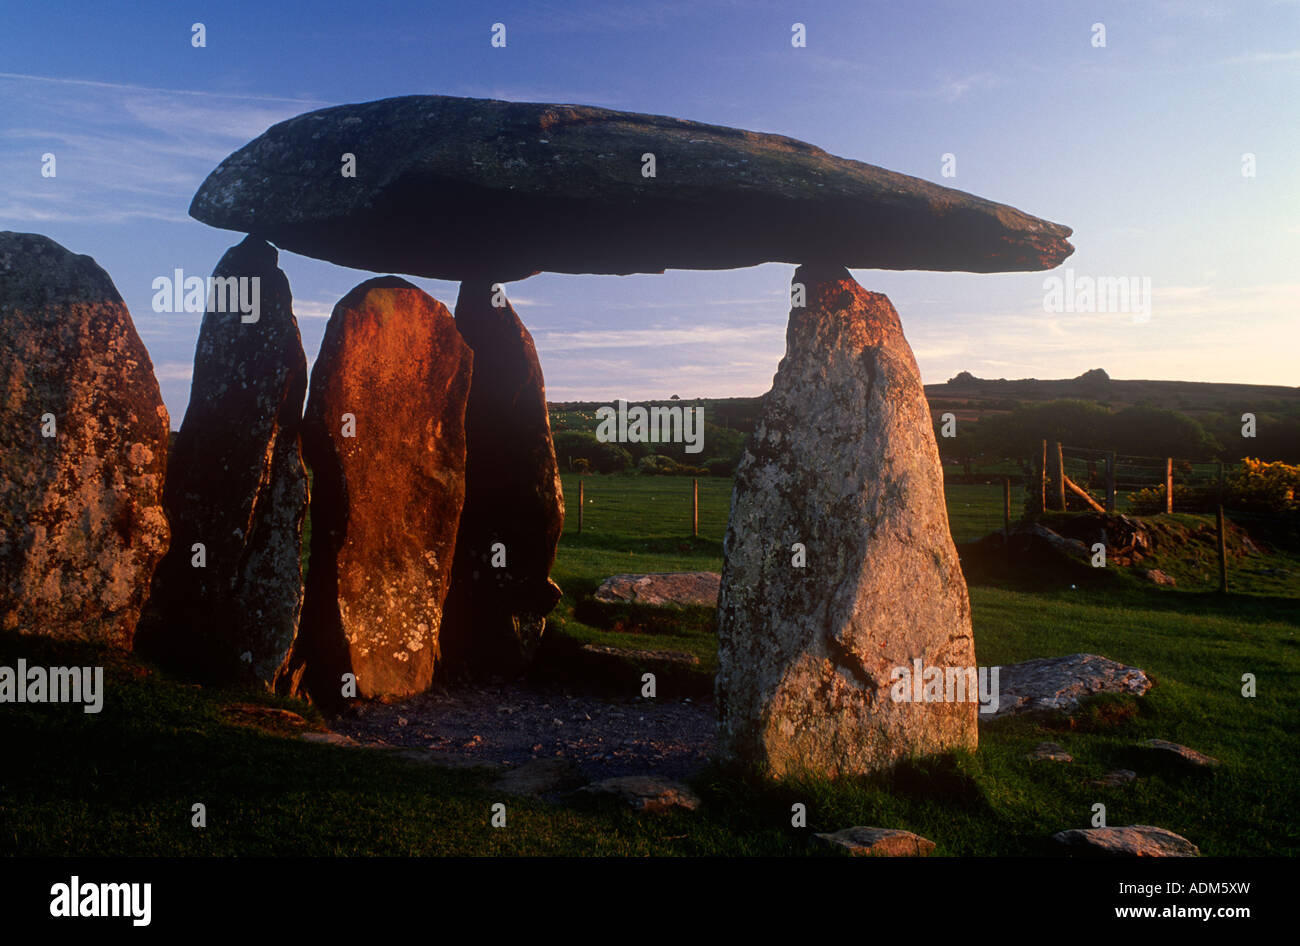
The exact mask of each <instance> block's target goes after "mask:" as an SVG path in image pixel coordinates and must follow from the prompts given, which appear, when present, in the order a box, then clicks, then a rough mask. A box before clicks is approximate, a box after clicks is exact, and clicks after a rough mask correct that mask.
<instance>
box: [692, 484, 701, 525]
mask: <svg viewBox="0 0 1300 946" xmlns="http://www.w3.org/2000/svg"><path fill="white" fill-rule="evenodd" d="M699 534H700V481H699V480H691V535H692V536H695V537H698V536H699Z"/></svg>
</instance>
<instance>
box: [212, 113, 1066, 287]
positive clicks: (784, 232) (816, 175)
mask: <svg viewBox="0 0 1300 946" xmlns="http://www.w3.org/2000/svg"><path fill="white" fill-rule="evenodd" d="M344 155H352V156H353V158H354V159H355V176H345V175H344V173H343V172H344V160H345V159H344V157H343V156H344ZM190 214H191V215H192V216H194V217H195V218H197V219H199V220H201V221H203V222H204V223H207V224H211V225H212V226H215V227H223V228H225V229H228V230H238V231H242V232H246V233H255V234H258V235H260V236H263V237H265V238H266V239H269V240H271V241H272V242H274V243H275V244H276V245H277V246H279V247H281V248H282V249H289V250H293V251H294V252H296V253H301V254H304V255H306V256H313V257H316V258H318V259H324V260H329V261H331V262H335V263H339V264H341V265H344V266H353V267H356V268H359V269H368V270H374V271H377V272H404V273H412V274H415V275H418V276H431V277H437V278H440V279H453V280H463V279H470V278H491V279H493V280H498V281H502V282H505V281H509V280H511V279H519V278H522V277H524V276H527V275H529V274H531V273H533V272H540V271H548V272H559V273H658V272H663V271H664V270H665V269H733V268H737V267H744V266H754V265H757V264H759V263H765V262H786V263H804V262H809V261H814V260H825V261H828V262H832V263H838V264H841V265H844V266H848V267H851V268H870V269H927V270H964V271H968V272H1004V271H1015V270H1040V269H1050V268H1051V267H1053V266H1056V265H1057V264H1059V263H1060V262H1061V261H1062V260H1064V259H1065V258H1066V257H1067V256H1069V255H1070V253H1072V252H1073V247H1071V246H1070V244H1069V243H1068V242H1066V237H1068V236H1069V235H1070V233H1071V230H1070V228H1069V227H1065V226H1062V225H1060V224H1056V223H1050V222H1048V221H1046V220H1040V219H1039V218H1037V217H1032V216H1030V215H1029V214H1026V213H1023V212H1022V211H1019V210H1017V209H1015V208H1014V207H1009V206H1007V205H1005V204H998V203H994V202H993V201H989V200H985V199H983V198H981V197H976V196H974V195H971V194H967V193H964V192H962V191H958V190H952V189H951V188H947V187H941V186H939V185H938V184H932V183H930V182H929V181H924V180H921V179H920V178H916V177H909V176H908V175H905V174H897V173H895V172H893V171H887V170H885V169H883V168H879V167H875V166H873V165H870V164H864V163H862V162H860V161H852V160H848V159H846V158H840V157H836V156H835V155H832V154H828V153H827V152H825V151H823V150H822V149H820V148H817V147H815V146H813V145H810V144H807V143H806V142H803V141H797V140H795V139H793V138H787V137H784V136H782V135H771V134H761V133H759V132H754V131H745V130H742V129H738V128H727V127H723V126H721V125H706V124H702V123H700V122H693V121H685V120H683V119H680V118H669V117H666V116H662V115H643V114H638V113H634V112H618V111H611V110H609V109H603V108H592V107H590V106H583V105H550V104H544V103H532V102H501V101H495V100H490V99H470V98H453V97H449V96H442V95H409V96H401V97H398V98H389V99H381V100H379V101H375V102H365V103H361V104H354V105H341V106H337V107H334V108H326V109H321V110H319V111H315V112H309V113H307V114H304V115H299V116H297V117H296V118H291V119H289V120H287V121H284V122H280V123H279V124H278V125H274V126H272V127H271V128H270V129H268V130H267V131H266V132H265V133H264V134H262V135H261V136H259V137H258V138H256V139H254V140H253V141H252V142H250V143H249V144H247V145H245V146H244V147H243V148H241V149H239V150H238V151H236V152H235V153H234V154H232V155H230V156H229V157H227V158H226V159H225V160H224V161H222V162H221V164H220V166H219V167H218V168H217V169H216V170H215V171H213V172H212V174H211V175H209V176H208V178H207V180H206V181H204V182H203V185H202V186H201V187H200V188H199V191H198V193H197V194H195V196H194V200H193V202H192V204H191V206H190Z"/></svg>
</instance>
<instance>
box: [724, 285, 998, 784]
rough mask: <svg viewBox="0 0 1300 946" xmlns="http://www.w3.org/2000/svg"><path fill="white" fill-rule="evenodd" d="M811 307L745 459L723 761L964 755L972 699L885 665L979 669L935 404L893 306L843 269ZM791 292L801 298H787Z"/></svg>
mask: <svg viewBox="0 0 1300 946" xmlns="http://www.w3.org/2000/svg"><path fill="white" fill-rule="evenodd" d="M794 282H795V284H796V289H797V287H798V286H799V285H802V286H803V287H804V289H805V290H806V305H805V306H803V307H796V308H794V309H792V311H791V313H790V324H789V329H788V333H787V348H786V355H785V358H784V359H783V360H782V362H781V365H780V368H779V369H778V371H777V374H776V378H775V380H774V382H773V386H772V390H771V392H770V393H769V394H768V396H767V399H766V401H765V404H764V409H763V415H762V417H761V419H760V421H759V424H758V426H757V427H756V429H755V432H754V435H753V437H752V439H751V441H750V443H749V445H748V447H747V449H746V451H745V454H744V456H743V457H742V459H741V461H740V465H739V467H738V469H737V472H736V481H735V490H734V494H733V497H732V509H731V519H730V523H729V525H728V528H727V536H726V540H725V545H724V554H725V565H724V568H723V574H722V588H721V592H720V594H719V606H718V624H719V627H718V675H717V684H716V687H717V705H718V715H719V728H718V752H719V755H720V757H721V759H722V760H723V761H725V762H729V763H738V764H741V765H744V766H747V767H750V768H755V769H758V770H761V771H763V772H765V773H767V774H769V775H771V776H774V777H781V776H786V775H796V774H799V773H804V772H808V773H813V774H820V775H827V776H832V777H834V776H840V775H848V774H859V773H867V772H872V771H876V770H879V769H884V768H888V767H889V766H891V765H893V764H895V763H896V762H898V761H900V760H903V759H906V758H908V757H909V756H912V755H914V754H915V755H925V754H929V753H937V752H942V751H945V750H948V749H953V748H974V747H975V745H976V741H977V727H976V712H977V707H978V703H977V702H976V701H975V700H976V697H975V695H974V694H972V695H971V697H970V699H968V700H967V701H963V702H942V701H932V702H925V701H922V702H915V701H910V700H909V701H899V700H896V699H894V692H893V690H894V677H893V672H894V670H895V668H898V667H906V668H909V669H910V668H912V667H914V666H915V665H914V664H913V661H914V660H915V659H917V658H919V659H921V660H922V661H923V665H924V666H925V667H939V668H945V667H959V668H973V667H974V664H975V651H974V641H973V639H972V637H971V623H970V606H969V603H968V599H967V595H966V583H965V581H964V580H963V577H962V573H961V567H960V565H959V563H958V560H957V553H956V549H955V548H954V546H953V542H952V537H951V535H950V534H949V531H948V518H947V511H946V509H945V506H944V494H943V471H942V469H941V467H940V462H939V453H938V449H937V447H936V445H935V440H934V432H933V428H932V427H931V422H930V413H929V409H928V407H927V405H926V400H925V393H924V390H923V388H922V386H921V379H920V375H919V373H918V371H917V367H916V362H915V359H914V358H913V356H912V351H911V349H910V348H909V347H908V345H907V342H906V340H905V339H904V338H903V333H902V329H901V327H900V325H899V321H898V314H897V313H896V312H895V311H894V307H893V306H892V305H891V304H890V302H889V300H888V299H887V298H886V297H885V296H884V295H881V294H879V293H872V292H867V291H865V290H864V289H863V288H862V287H861V286H859V285H858V284H857V283H856V282H855V281H854V280H853V279H852V277H850V276H849V274H848V272H847V271H845V270H844V269H843V268H842V267H838V266H835V267H814V266H801V267H800V268H799V269H798V270H797V271H796V273H795V277H794ZM796 298H797V293H796Z"/></svg>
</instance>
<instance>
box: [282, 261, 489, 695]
mask: <svg viewBox="0 0 1300 946" xmlns="http://www.w3.org/2000/svg"><path fill="white" fill-rule="evenodd" d="M473 359H474V356H473V353H472V352H471V351H470V349H469V346H468V345H466V344H465V342H464V340H463V339H462V338H461V337H460V333H459V332H457V331H456V324H455V322H454V321H453V319H452V316H451V313H450V312H448V311H447V308H446V307H445V306H444V305H442V303H440V302H437V301H436V300H434V299H432V298H430V297H429V296H428V295H426V294H425V293H424V292H422V291H420V290H419V289H417V288H416V287H415V286H413V285H411V284H410V283H409V282H407V281H406V280H404V279H398V278H397V277H393V276H388V277H381V278H378V279H371V280H368V281H366V282H364V283H362V284H361V285H359V286H357V287H356V288H355V289H353V290H352V291H351V292H349V293H348V294H347V295H346V296H344V297H343V299H342V300H340V301H339V303H338V305H336V306H335V307H334V313H333V315H332V316H330V321H329V325H328V326H327V327H326V329H325V339H324V341H323V342H322V343H321V349H320V354H319V356H318V357H317V359H316V364H315V367H314V368H313V369H312V375H311V391H310V394H309V396H308V399H307V413H306V416H305V417H304V419H303V432H302V440H303V450H304V453H305V454H306V457H307V462H308V464H309V465H310V466H311V469H312V475H313V482H312V499H311V524H312V537H311V560H310V563H309V569H308V572H307V590H306V600H305V601H304V603H303V615H302V622H301V625H300V627H299V630H298V636H297V637H296V638H295V640H294V645H293V649H292V650H291V652H290V654H289V657H288V659H287V660H286V662H285V665H284V666H283V667H282V668H281V670H280V672H279V674H278V675H277V678H276V688H277V689H278V690H280V691H281V692H294V693H299V694H304V693H305V694H306V695H309V696H310V697H311V698H312V699H313V700H315V701H317V702H319V703H323V704H326V705H329V704H331V703H336V702H337V701H338V700H339V698H340V697H341V695H342V694H343V690H342V686H343V684H342V676H343V674H345V673H352V674H355V676H356V690H357V694H356V695H357V696H359V697H364V698H398V697H403V696H409V695H411V694H414V693H418V692H420V691H422V690H425V689H427V688H428V686H429V683H430V682H431V681H432V679H433V671H434V667H435V665H436V663H437V660H438V649H439V629H440V626H441V623H442V606H443V601H444V599H445V598H446V595H447V587H448V584H449V582H450V579H451V567H452V557H453V553H454V550H455V544H456V530H457V527H458V526H459V524H460V513H461V507H462V505H463V504H464V501H465V403H466V399H467V398H468V396H469V386H470V373H471V368H472V364H473Z"/></svg>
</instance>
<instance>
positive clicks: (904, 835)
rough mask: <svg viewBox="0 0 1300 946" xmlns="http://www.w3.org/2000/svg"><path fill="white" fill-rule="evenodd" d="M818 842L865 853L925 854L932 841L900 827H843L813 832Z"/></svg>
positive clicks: (895, 855) (882, 854) (902, 855)
mask: <svg viewBox="0 0 1300 946" xmlns="http://www.w3.org/2000/svg"><path fill="white" fill-rule="evenodd" d="M813 837H814V838H816V839H817V840H818V841H820V842H821V843H822V844H826V845H830V846H831V847H834V848H837V849H841V850H845V851H848V853H850V854H853V855H855V856H866V857H926V856H927V855H929V853H930V852H931V851H933V850H934V842H933V841H931V840H929V839H928V838H923V837H921V836H920V835H919V834H913V833H912V832H911V831H903V830H902V829H900V828H866V827H862V826H860V825H859V826H855V827H852V828H844V829H843V830H841V831H836V832H835V833H833V834H815V835H813Z"/></svg>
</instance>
